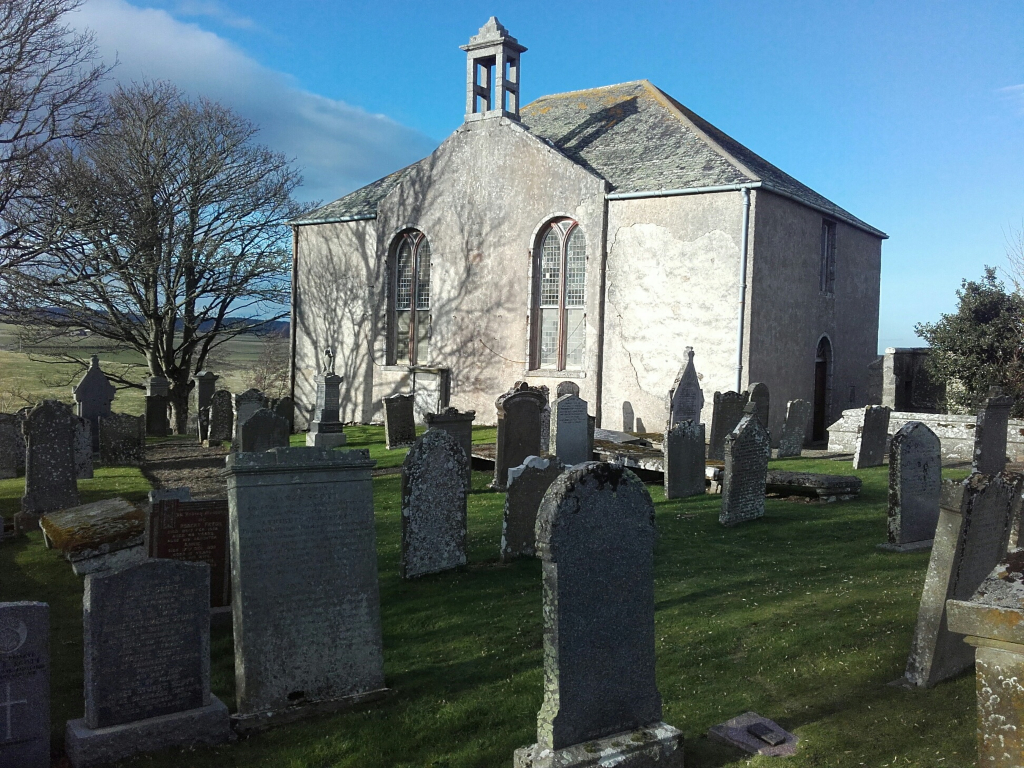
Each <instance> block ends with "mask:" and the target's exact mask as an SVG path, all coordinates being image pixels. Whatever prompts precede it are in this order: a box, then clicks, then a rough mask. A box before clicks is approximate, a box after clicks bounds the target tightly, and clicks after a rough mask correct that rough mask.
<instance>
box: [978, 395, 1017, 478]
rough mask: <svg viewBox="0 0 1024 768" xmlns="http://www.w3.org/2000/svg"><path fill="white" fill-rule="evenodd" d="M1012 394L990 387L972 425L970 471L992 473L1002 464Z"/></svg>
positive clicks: (1002, 466) (1004, 461)
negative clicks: (972, 448) (972, 457)
mask: <svg viewBox="0 0 1024 768" xmlns="http://www.w3.org/2000/svg"><path fill="white" fill-rule="evenodd" d="M1012 407H1013V398H1012V397H1010V396H1009V395H1003V394H1002V389H1000V388H999V387H992V388H991V390H990V391H989V396H988V398H987V399H986V400H985V405H984V407H983V408H982V409H981V410H979V411H978V419H977V426H976V427H975V429H974V463H973V464H974V466H973V470H972V471H974V472H980V473H981V474H983V475H994V474H996V473H997V472H1002V471H1003V469H1005V468H1006V427H1007V422H1008V421H1009V419H1010V409H1011V408H1012Z"/></svg>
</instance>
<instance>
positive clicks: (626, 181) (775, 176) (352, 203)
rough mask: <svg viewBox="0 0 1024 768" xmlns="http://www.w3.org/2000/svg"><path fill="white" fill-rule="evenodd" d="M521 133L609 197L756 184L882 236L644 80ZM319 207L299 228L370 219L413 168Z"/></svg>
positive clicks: (587, 97) (599, 92) (562, 110)
mask: <svg viewBox="0 0 1024 768" xmlns="http://www.w3.org/2000/svg"><path fill="white" fill-rule="evenodd" d="M520 119H521V122H522V124H523V126H524V127H526V128H527V129H528V130H529V131H530V132H532V133H533V134H534V135H536V136H538V137H539V138H541V139H543V140H545V141H546V142H548V143H549V144H551V145H552V146H554V147H555V148H557V149H558V150H559V151H560V152H561V153H562V154H564V155H565V156H566V157H567V158H569V159H570V160H572V161H573V162H574V163H576V164H578V165H580V166H582V167H584V168H586V169H587V170H589V171H591V172H592V173H594V174H596V175H597V176H600V177H601V178H603V179H605V180H606V181H607V182H608V183H609V185H610V186H611V188H612V192H613V193H630V192H653V191H663V190H679V189H690V188H694V187H716V186H726V185H734V184H750V183H754V184H755V185H757V183H758V182H760V185H761V186H762V187H765V188H767V189H769V190H770V191H775V192H778V193H780V194H783V195H786V196H789V197H792V198H794V199H796V200H798V201H800V202H802V203H805V204H807V205H809V206H811V207H812V208H817V209H819V210H821V211H823V212H825V213H826V214H828V215H831V216H833V217H835V218H837V219H840V220H843V221H846V222H848V223H850V224H852V225H854V226H856V227H858V228H861V229H864V230H867V231H869V232H872V233H874V234H877V235H879V236H880V237H886V235H885V233H883V232H881V231H879V230H877V229H875V228H874V227H872V226H870V225H868V224H866V223H865V222H863V221H861V220H860V219H858V218H857V217H856V216H854V215H853V214H851V213H849V212H848V211H845V210H843V209H842V208H840V207H839V206H838V205H836V204H835V203H833V202H832V201H830V200H828V199H827V198H825V197H823V196H822V195H819V194H818V193H817V192H815V191H814V190H813V189H811V188H810V187H808V186H806V185H804V184H801V183H800V182H799V181H797V180H796V179H794V178H793V177H792V176H790V175H789V174H788V173H785V172H784V171H782V170H780V169H779V168H776V167H775V166H774V165H772V164H771V163H769V162H768V161H767V160H765V159H764V158H762V157H761V156H759V155H757V154H755V153H754V152H752V151H750V150H749V149H747V148H746V147H745V146H743V145H742V144H740V143H739V142H738V141H736V140H735V139H733V138H732V137H730V136H728V135H727V134H725V133H723V132H722V131H720V130H718V129H717V128H715V127H714V126H713V125H711V124H710V123H709V122H707V121H706V120H704V119H703V118H701V117H699V116H698V115H696V114H694V113H693V112H691V111H690V110H689V109H687V108H686V107H684V106H683V105H682V104H680V103H679V102H677V101H675V99H673V98H672V97H670V96H668V95H667V94H666V93H664V92H663V91H661V90H660V89H659V88H657V87H655V86H654V85H652V84H651V83H649V82H648V81H646V80H636V81H633V82H630V83H621V84H619V85H609V86H606V87H603V88H592V89H590V90H586V91H574V92H570V93H558V94H554V95H552V96H542V97H541V98H539V99H537V100H536V101H533V102H531V103H529V104H527V105H526V106H525V107H523V108H522V110H521V111H520ZM412 167H413V166H409V167H408V168H404V169H402V170H401V171H398V172H396V173H393V174H391V175H390V176H386V177H384V178H383V179H381V180H379V181H375V182H374V183H373V184H370V185H368V186H365V187H363V188H362V189H358V190H356V191H355V192H352V193H351V194H349V195H346V196H345V197H343V198H341V199H340V200H337V201H335V202H333V203H330V204H328V205H325V206H323V207H321V208H319V209H317V210H315V211H313V212H311V213H310V214H308V215H307V216H306V217H304V219H303V220H302V221H298V222H293V223H313V222H321V221H331V220H335V221H336V220H338V219H339V218H343V217H355V216H358V217H366V218H370V217H372V216H373V215H374V214H375V213H376V207H377V203H378V202H379V201H380V200H381V199H382V198H383V197H384V196H385V195H386V194H387V193H388V192H390V191H391V189H393V188H394V186H395V185H396V184H397V183H398V182H399V181H400V180H401V178H402V176H403V175H404V174H405V173H406V172H407V171H408V170H409V168H412Z"/></svg>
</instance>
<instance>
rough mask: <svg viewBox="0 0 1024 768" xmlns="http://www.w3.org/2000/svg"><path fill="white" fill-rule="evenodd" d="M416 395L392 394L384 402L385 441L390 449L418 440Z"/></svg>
mask: <svg viewBox="0 0 1024 768" xmlns="http://www.w3.org/2000/svg"><path fill="white" fill-rule="evenodd" d="M415 401H416V396H415V395H392V396H391V397H385V398H383V402H384V442H385V444H386V445H387V448H388V450H389V451H390V450H393V449H395V448H404V447H405V446H408V445H412V444H413V443H415V442H416V416H415V413H414V409H413V406H414V405H415Z"/></svg>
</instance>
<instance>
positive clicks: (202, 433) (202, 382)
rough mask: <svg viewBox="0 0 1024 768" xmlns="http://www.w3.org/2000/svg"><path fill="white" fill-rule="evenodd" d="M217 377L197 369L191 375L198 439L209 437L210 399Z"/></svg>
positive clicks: (210, 372) (215, 386)
mask: <svg viewBox="0 0 1024 768" xmlns="http://www.w3.org/2000/svg"><path fill="white" fill-rule="evenodd" d="M219 378H220V376H218V375H217V374H215V373H213V372H212V371H199V372H198V373H197V374H195V375H194V376H193V377H192V381H194V382H195V389H194V390H193V393H194V401H195V406H196V408H195V415H196V417H197V427H198V430H199V431H198V435H199V439H200V440H208V439H209V438H210V431H209V427H210V424H209V418H210V401H211V400H212V399H213V394H214V392H215V391H216V389H217V379H219Z"/></svg>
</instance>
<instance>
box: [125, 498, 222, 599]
mask: <svg viewBox="0 0 1024 768" xmlns="http://www.w3.org/2000/svg"><path fill="white" fill-rule="evenodd" d="M175 490H176V491H179V492H180V491H182V490H184V491H185V492H186V494H187V492H188V488H184V489H175ZM152 494H153V492H152V491H151V492H150V501H151V505H150V509H149V514H148V515H147V516H146V532H145V538H146V552H147V553H148V554H149V556H150V557H156V558H164V559H167V560H186V561H189V562H193V563H207V564H208V565H209V566H210V607H211V608H221V607H223V606H226V605H230V604H231V565H230V558H229V555H228V552H229V547H228V502H227V500H226V499H204V500H202V501H192V500H190V499H188V498H185V499H180V498H179V499H175V498H165V499H160V500H156V501H154V500H153V499H152Z"/></svg>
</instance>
